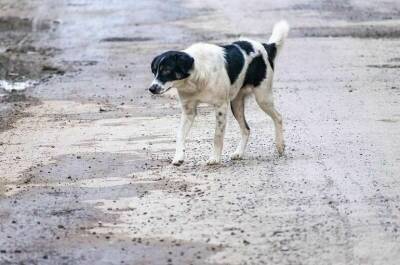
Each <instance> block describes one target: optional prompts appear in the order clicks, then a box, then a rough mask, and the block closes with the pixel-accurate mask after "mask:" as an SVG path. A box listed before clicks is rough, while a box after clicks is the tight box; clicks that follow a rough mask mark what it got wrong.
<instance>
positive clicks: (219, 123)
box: [207, 103, 229, 165]
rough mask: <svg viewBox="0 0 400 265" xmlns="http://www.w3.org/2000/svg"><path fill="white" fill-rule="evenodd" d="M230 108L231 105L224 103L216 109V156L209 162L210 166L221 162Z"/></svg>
mask: <svg viewBox="0 0 400 265" xmlns="http://www.w3.org/2000/svg"><path fill="white" fill-rule="evenodd" d="M228 106H229V103H224V104H222V105H219V106H216V108H215V117H216V126H215V135H214V155H213V156H212V157H211V158H210V159H209V160H208V161H207V164H208V165H214V164H219V163H220V162H221V153H222V148H223V145H224V135H225V127H226V113H227V110H228Z"/></svg>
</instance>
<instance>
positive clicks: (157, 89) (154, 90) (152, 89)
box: [149, 84, 160, 94]
mask: <svg viewBox="0 0 400 265" xmlns="http://www.w3.org/2000/svg"><path fill="white" fill-rule="evenodd" d="M149 91H150V92H151V93H152V94H158V92H160V87H159V86H158V85H156V84H154V85H152V86H151V87H150V88H149Z"/></svg>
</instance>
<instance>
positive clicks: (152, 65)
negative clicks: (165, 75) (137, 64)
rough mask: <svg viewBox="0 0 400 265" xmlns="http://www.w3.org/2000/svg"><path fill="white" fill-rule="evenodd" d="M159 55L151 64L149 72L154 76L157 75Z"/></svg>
mask: <svg viewBox="0 0 400 265" xmlns="http://www.w3.org/2000/svg"><path fill="white" fill-rule="evenodd" d="M160 60H161V55H158V56H156V57H155V58H154V59H153V61H152V62H151V71H152V72H153V74H154V75H156V74H157V69H158V65H159V64H160Z"/></svg>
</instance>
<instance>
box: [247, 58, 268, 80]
mask: <svg viewBox="0 0 400 265" xmlns="http://www.w3.org/2000/svg"><path fill="white" fill-rule="evenodd" d="M266 76H267V65H266V64H265V62H264V58H263V57H262V56H261V55H258V56H256V57H254V59H253V60H252V61H251V63H250V64H249V67H248V68H247V72H246V76H245V78H244V82H243V86H247V85H252V86H254V87H257V86H259V85H260V84H261V82H262V81H263V80H264V79H265V77H266Z"/></svg>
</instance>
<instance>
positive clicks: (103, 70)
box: [0, 0, 400, 265]
mask: <svg viewBox="0 0 400 265" xmlns="http://www.w3.org/2000/svg"><path fill="white" fill-rule="evenodd" d="M282 18H285V19H287V20H288V21H289V23H290V24H291V27H292V30H291V32H290V35H289V38H288V40H287V42H286V44H285V47H284V50H283V52H282V54H281V55H280V57H279V58H278V61H277V63H276V65H277V66H276V74H275V78H276V79H275V84H274V91H275V98H276V106H277V108H278V109H279V111H280V112H281V114H282V116H283V119H284V128H285V139H286V146H287V148H286V151H285V155H284V156H283V157H279V156H278V154H277V152H276V150H275V146H274V140H273V136H274V131H273V124H272V121H271V120H270V119H269V118H268V117H267V116H266V115H265V114H264V113H263V112H261V111H260V110H259V109H258V107H257V106H256V104H255V102H254V99H253V98H250V99H249V100H248V101H247V102H246V104H247V106H246V115H247V117H248V122H249V125H250V128H251V136H250V143H249V148H248V150H247V154H246V156H245V159H244V160H241V161H231V160H230V159H229V154H230V153H231V152H233V151H234V148H235V147H236V144H237V142H238V141H239V138H240V135H239V128H238V126H237V124H236V122H235V121H234V118H233V117H232V115H230V116H229V123H228V129H227V134H226V137H225V147H224V155H223V163H222V164H221V165H218V166H207V165H206V164H205V161H206V159H207V158H208V155H209V154H210V152H211V147H212V145H211V144H212V136H213V129H214V126H210V124H213V123H214V119H213V118H214V117H213V116H214V115H213V112H212V109H210V108H209V107H207V106H201V108H200V109H199V113H200V115H199V116H198V118H197V120H196V122H195V125H194V128H193V130H192V131H191V133H190V136H189V141H188V146H187V161H186V162H185V163H184V164H183V165H182V166H180V167H174V166H171V165H170V162H171V159H172V157H173V153H174V145H175V133H176V129H177V127H178V123H179V117H180V110H179V107H178V104H177V102H176V98H175V94H174V91H172V92H171V93H167V95H164V96H161V97H154V96H151V95H150V93H148V92H147V91H146V88H147V87H148V84H149V83H150V82H151V80H152V75H151V71H150V62H151V59H152V58H153V57H154V56H155V55H157V54H158V53H160V52H162V51H165V50H169V49H183V48H185V47H187V46H188V45H190V44H191V43H194V42H198V41H204V42H211V43H227V42H231V41H233V40H236V39H237V38H238V37H240V36H247V37H250V38H254V39H256V40H267V39H268V37H269V34H270V33H271V30H272V25H273V24H274V23H275V22H276V21H278V20H279V19H282ZM0 22H1V23H0V39H1V40H0V66H1V67H2V69H0V79H4V80H7V82H11V81H12V82H14V81H20V82H27V81H32V80H34V81H35V82H34V85H31V86H30V87H29V88H28V89H27V90H25V91H20V92H14V93H8V92H5V91H1V88H0V220H1V222H0V264H7V265H8V264H49V265H54V264H90V265H92V264H96V265H97V264H100V265H103V264H132V265H133V264H134V265H136V264H160V265H161V264H176V265H179V264H182V265H186V264H229V265H242V264H316V265H317V264H318V265H320V264H349V265H350V264H368V265H369V264H370V265H372V264H373V265H375V264H376V265H378V264H379V265H380V264H382V265H391V264H393V265H397V264H400V238H399V237H400V231H399V230H400V167H399V165H400V141H399V134H400V104H399V103H400V84H399V69H400V30H399V29H400V3H399V2H398V1H397V0H387V1H372V0H369V1H360V0H339V1H328V0H317V1H311V0H295V1H288V0H285V1H263V0H247V1H246V2H243V1H240V0H230V1H228V0H221V1H211V0H204V1H199V0H188V1H181V0H170V1H162V0H137V1H123V0H113V1H106V0H98V1H89V0H32V1H28V0H20V1H12V0H3V1H1V2H0ZM4 69H5V70H4Z"/></svg>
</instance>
